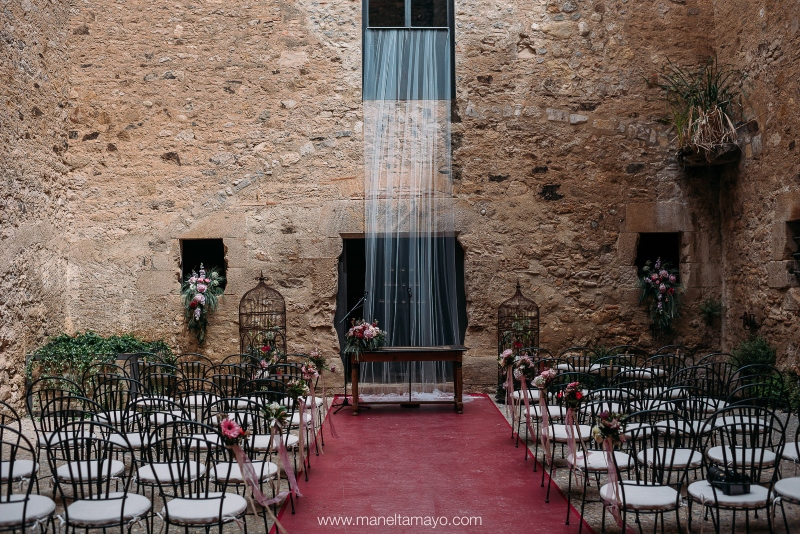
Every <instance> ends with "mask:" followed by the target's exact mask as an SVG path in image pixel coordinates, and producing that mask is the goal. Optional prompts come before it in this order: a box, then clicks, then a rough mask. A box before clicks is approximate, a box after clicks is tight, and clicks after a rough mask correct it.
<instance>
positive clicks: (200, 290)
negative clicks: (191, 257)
mask: <svg viewBox="0 0 800 534" xmlns="http://www.w3.org/2000/svg"><path fill="white" fill-rule="evenodd" d="M223 280H225V278H224V277H223V276H221V275H220V274H219V271H218V270H217V269H211V270H210V271H208V272H206V270H205V269H204V268H203V264H202V263H201V264H200V269H199V271H192V274H191V275H189V276H187V277H186V280H185V281H184V282H183V287H181V299H182V300H183V308H184V316H185V318H186V326H187V327H188V328H189V330H190V331H191V332H192V333H194V335H195V337H197V342H198V343H200V344H201V345H202V344H203V342H204V341H205V340H206V327H207V326H208V314H209V313H210V312H213V311H214V310H216V309H217V299H218V298H219V297H220V295H222V293H223V291H224V290H223V289H222V286H221V284H222V282H223Z"/></svg>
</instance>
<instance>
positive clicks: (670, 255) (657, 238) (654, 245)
mask: <svg viewBox="0 0 800 534" xmlns="http://www.w3.org/2000/svg"><path fill="white" fill-rule="evenodd" d="M658 258H661V263H662V264H664V263H668V264H669V267H671V268H673V269H676V270H678V271H679V275H680V264H681V233H680V232H646V233H641V234H639V244H638V245H637V247H636V267H637V268H638V270H639V272H641V270H642V267H644V264H645V262H647V261H649V262H650V263H651V264H653V263H655V262H656V260H657V259H658Z"/></svg>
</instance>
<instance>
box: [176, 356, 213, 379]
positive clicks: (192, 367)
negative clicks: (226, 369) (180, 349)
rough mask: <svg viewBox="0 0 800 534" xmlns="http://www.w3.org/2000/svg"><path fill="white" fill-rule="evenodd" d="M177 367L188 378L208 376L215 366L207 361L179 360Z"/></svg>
mask: <svg viewBox="0 0 800 534" xmlns="http://www.w3.org/2000/svg"><path fill="white" fill-rule="evenodd" d="M176 367H177V368H178V370H179V371H180V373H181V375H182V376H184V377H186V378H207V376H208V373H209V372H210V371H211V369H212V368H213V367H214V366H213V364H209V363H207V362H205V361H194V360H183V361H179V362H178V363H177V364H176Z"/></svg>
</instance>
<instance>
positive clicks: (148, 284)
mask: <svg viewBox="0 0 800 534" xmlns="http://www.w3.org/2000/svg"><path fill="white" fill-rule="evenodd" d="M136 287H137V288H138V290H139V291H141V292H142V293H144V294H145V295H151V296H163V295H169V294H171V293H174V291H175V288H176V287H177V288H179V289H180V283H179V282H178V280H177V278H176V277H175V271H174V270H166V271H156V270H146V271H142V272H141V273H140V274H139V278H138V279H137V280H136Z"/></svg>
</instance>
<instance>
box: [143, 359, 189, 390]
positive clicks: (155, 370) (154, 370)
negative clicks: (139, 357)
mask: <svg viewBox="0 0 800 534" xmlns="http://www.w3.org/2000/svg"><path fill="white" fill-rule="evenodd" d="M138 376H139V379H138V380H139V382H140V383H141V384H142V386H143V387H144V393H145V394H147V395H164V396H167V397H171V396H172V395H174V394H175V387H176V386H177V384H178V380H179V379H180V378H181V375H180V371H179V370H178V368H177V367H175V366H174V365H168V364H165V363H148V362H141V363H140V364H139V374H138Z"/></svg>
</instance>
